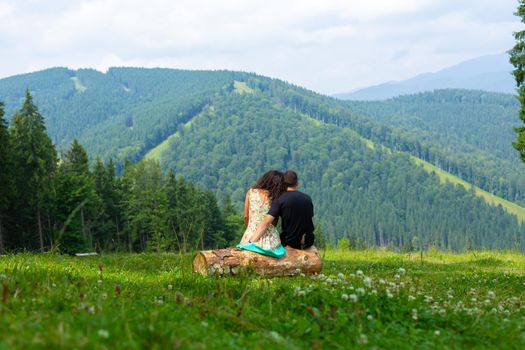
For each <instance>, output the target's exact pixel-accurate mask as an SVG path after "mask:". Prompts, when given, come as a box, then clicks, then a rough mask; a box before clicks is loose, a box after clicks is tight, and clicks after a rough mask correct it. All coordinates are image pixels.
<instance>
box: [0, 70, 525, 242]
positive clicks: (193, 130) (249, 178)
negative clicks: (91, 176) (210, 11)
mask: <svg viewBox="0 0 525 350" xmlns="http://www.w3.org/2000/svg"><path fill="white" fill-rule="evenodd" d="M26 87H29V88H30V90H31V92H32V93H33V95H34V97H35V101H36V103H37V104H38V105H39V107H40V108H41V110H42V112H43V114H44V115H46V116H47V119H46V123H47V126H48V130H49V132H50V134H51V136H52V138H53V139H54V140H55V143H56V144H57V145H58V146H59V148H62V149H64V148H65V147H66V146H67V145H68V144H69V143H70V142H71V141H72V140H73V139H74V138H78V139H79V140H80V142H81V143H82V144H83V145H84V146H85V147H86V149H87V150H88V153H89V154H91V155H94V156H100V157H103V158H105V159H108V158H113V159H115V160H116V162H117V163H119V164H123V162H124V161H125V159H129V160H131V161H139V160H141V159H144V158H146V159H154V160H158V161H159V162H160V164H161V165H162V167H163V168H164V169H165V170H167V169H173V170H174V171H175V172H176V173H177V174H178V175H181V176H184V177H185V178H187V179H189V180H192V181H193V182H195V183H198V184H200V185H201V186H204V187H207V188H210V189H212V190H213V191H214V192H215V193H216V194H217V195H218V196H219V198H225V197H226V196H227V195H231V197H232V200H233V201H234V203H236V205H237V208H238V209H240V207H241V204H242V202H243V199H244V193H245V191H246V189H247V188H248V187H249V186H250V185H251V184H252V183H253V182H254V181H255V180H256V178H257V177H258V176H260V175H261V174H262V173H263V172H264V171H266V170H269V169H272V168H276V169H287V168H292V169H295V170H296V171H298V173H299V175H300V177H301V181H302V189H303V190H304V191H306V192H307V193H309V194H310V195H311V196H312V198H313V200H314V202H315V207H316V223H317V225H318V226H319V227H320V228H321V229H322V231H323V232H324V233H325V235H326V236H327V237H328V238H329V239H330V240H332V241H335V240H337V239H339V238H342V237H349V238H350V239H351V241H352V242H353V244H355V245H374V246H376V245H379V246H389V245H390V246H396V247H414V246H415V247H426V246H428V245H435V246H438V247H441V248H443V249H453V250H459V249H464V248H465V247H471V246H472V247H478V248H498V249H503V248H512V247H516V246H517V244H519V242H521V241H523V242H524V243H525V226H523V225H521V222H522V221H523V219H524V218H525V209H524V208H523V207H521V206H519V205H518V203H521V202H524V201H525V184H524V183H523V181H521V179H519V178H517V177H515V176H514V174H515V172H517V171H519V166H521V163H518V162H513V161H512V160H511V159H510V157H511V156H510V153H509V152H507V150H505V149H504V147H503V146H502V145H503V144H504V143H505V142H509V143H510V141H511V140H505V139H506V138H507V137H509V135H508V134H507V133H504V132H501V133H494V135H493V137H492V140H493V141H494V142H493V144H492V143H491V142H485V143H480V144H479V145H478V143H479V142H480V140H483V139H485V138H486V137H487V133H489V131H488V130H487V128H488V127H487V126H485V125H484V124H486V123H489V124H490V125H493V126H495V127H497V126H501V125H505V127H506V125H509V124H510V123H512V122H513V120H514V117H513V111H514V112H515V110H516V108H517V107H516V105H515V102H514V101H512V102H510V100H509V96H507V95H499V94H490V93H485V92H479V91H477V92H476V91H474V92H472V91H463V90H447V91H443V92H434V93H431V94H428V95H416V96H412V97H406V98H405V99H400V100H395V101H390V102H388V103H390V104H388V103H386V104H381V103H373V102H369V103H354V102H344V101H339V100H336V99H333V98H330V97H327V96H323V95H320V94H317V93H314V92H312V91H308V90H305V89H303V88H300V87H297V86H293V85H290V84H287V83H285V82H283V81H280V80H276V79H269V78H266V77H262V76H258V75H255V74H248V73H240V72H229V71H183V70H171V69H141V68H111V69H109V70H108V72H107V73H101V72H97V71H94V70H76V71H75V70H68V69H65V68H55V69H50V70H46V71H41V72H36V73H31V74H26V75H23V76H15V77H11V78H7V79H2V80H0V100H2V101H5V102H6V111H7V115H8V116H11V115H12V114H13V113H14V111H15V110H16V109H17V108H19V106H20V99H21V98H22V96H23V94H24V90H25V88H26ZM399 106H404V111H405V112H403V113H399V115H396V114H393V113H392V111H395V110H397V109H398V108H399ZM474 107H475V108H477V109H476V110H475V111H474V112H472V113H471V109H472V108H474ZM447 108H448V109H447ZM436 110H442V115H440V116H439V118H436V120H433V115H435V113H434V112H435V111H436ZM482 110H486V113H485V114H483V115H482V117H480V118H477V117H476V113H477V112H479V111H482ZM501 111H504V112H505V113H500V112H501ZM447 118H448V119H447ZM453 118H457V119H458V122H457V123H456V124H455V128H458V131H457V132H455V133H454V132H450V133H444V132H443V130H445V129H446V127H445V126H444V125H446V124H447V123H449V122H450V120H452V119H453ZM422 121H424V122H422ZM501 123H503V124H501ZM467 130H470V131H467ZM470 134H472V135H471V136H469V137H466V135H470ZM439 135H441V136H440V137H437V136H439ZM447 143H448V144H452V143H454V144H455V145H457V146H455V147H444V146H443V145H447ZM476 145H477V146H476ZM507 153H509V154H508V156H505V154H507ZM445 178H448V179H453V181H452V182H445V181H444V180H443V179H445ZM461 181H463V182H461ZM455 184H459V185H455ZM524 247H525V245H524Z"/></svg>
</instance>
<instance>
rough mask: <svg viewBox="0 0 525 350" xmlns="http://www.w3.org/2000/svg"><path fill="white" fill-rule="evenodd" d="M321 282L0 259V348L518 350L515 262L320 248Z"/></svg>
mask: <svg viewBox="0 0 525 350" xmlns="http://www.w3.org/2000/svg"><path fill="white" fill-rule="evenodd" d="M322 255H323V257H324V258H323V259H324V270H323V275H318V276H297V277H294V278H274V279H265V278H259V277H254V276H238V277H225V278H218V279H215V278H205V277H202V276H198V275H194V274H192V272H191V258H192V256H191V255H179V254H169V253H164V254H152V253H149V254H109V255H102V256H99V257H83V258H78V257H69V256H57V255H52V254H46V255H33V254H20V255H9V256H3V257H0V271H1V273H0V285H1V286H2V287H1V288H2V290H3V292H2V299H1V302H0V314H1V315H2V317H1V318H0V349H27V348H55V349H66V348H78V349H86V348H94V347H97V348H100V349H143V348H163V349H166V348H176V349H177V348H180V349H196V348H230V349H241V348H261V349H262V348H281V349H282V348H284V349H300V348H312V349H320V348H356V347H360V348H384V349H388V348H390V349H391V348H397V349H408V348H418V349H421V348H425V349H434V348H479V349H481V348H483V349H491V348H492V349H519V348H523V347H525V333H524V331H525V326H524V323H523V319H524V318H525V306H523V305H524V304H523V302H524V298H525V295H524V290H523V285H524V284H525V269H524V268H523V266H525V257H524V256H523V255H520V254H516V253H503V252H501V253H497V252H471V253H464V254H451V253H443V252H438V251H431V252H424V253H422V254H420V253H412V254H398V253H393V252H388V251H380V250H367V251H334V250H329V251H324V252H322Z"/></svg>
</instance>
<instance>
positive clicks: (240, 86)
mask: <svg viewBox="0 0 525 350" xmlns="http://www.w3.org/2000/svg"><path fill="white" fill-rule="evenodd" d="M233 87H234V88H235V92H236V93H238V94H253V93H254V92H255V90H254V89H252V88H251V87H249V86H248V85H247V84H246V83H245V82H243V81H237V80H235V81H234V82H233Z"/></svg>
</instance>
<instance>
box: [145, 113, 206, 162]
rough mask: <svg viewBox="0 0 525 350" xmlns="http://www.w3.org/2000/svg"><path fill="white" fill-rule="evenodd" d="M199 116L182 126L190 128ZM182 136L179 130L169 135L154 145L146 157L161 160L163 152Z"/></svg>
mask: <svg viewBox="0 0 525 350" xmlns="http://www.w3.org/2000/svg"><path fill="white" fill-rule="evenodd" d="M197 117H198V115H197V116H195V117H194V118H192V119H190V120H189V121H188V122H187V123H185V124H183V125H182V127H183V128H184V129H189V128H190V126H191V124H192V123H193V120H194V119H195V118H197ZM179 137H180V135H179V132H176V133H174V134H171V135H170V136H168V137H167V138H166V139H164V141H162V142H161V143H159V144H158V145H157V146H155V147H153V148H152V149H150V150H149V151H148V152H147V153H146V154H145V155H144V159H146V160H150V159H152V160H157V161H159V162H160V161H161V157H162V154H163V153H164V152H166V151H167V150H169V149H170V147H171V145H172V144H173V142H175V141H176V140H177V139H178V138H179Z"/></svg>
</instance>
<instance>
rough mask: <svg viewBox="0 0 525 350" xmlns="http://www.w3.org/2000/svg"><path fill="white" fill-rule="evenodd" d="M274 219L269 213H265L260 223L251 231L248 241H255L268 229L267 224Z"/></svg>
mask: <svg viewBox="0 0 525 350" xmlns="http://www.w3.org/2000/svg"><path fill="white" fill-rule="evenodd" d="M273 220H275V218H274V217H273V216H271V215H270V214H266V216H265V217H264V218H263V219H262V221H261V223H260V224H259V226H257V228H256V229H255V231H254V232H253V234H252V236H251V237H250V242H257V241H258V240H259V238H261V236H262V235H263V234H264V232H265V231H266V230H267V229H268V226H270V224H271V223H272V222H273Z"/></svg>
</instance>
